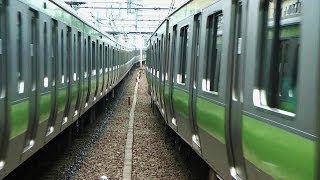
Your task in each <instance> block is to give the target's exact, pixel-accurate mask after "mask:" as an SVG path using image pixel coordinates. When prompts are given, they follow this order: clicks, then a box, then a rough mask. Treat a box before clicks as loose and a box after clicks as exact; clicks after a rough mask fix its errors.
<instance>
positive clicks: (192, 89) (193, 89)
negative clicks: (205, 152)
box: [188, 13, 201, 152]
mask: <svg viewBox="0 0 320 180" xmlns="http://www.w3.org/2000/svg"><path fill="white" fill-rule="evenodd" d="M200 28H201V14H200V13H199V14H196V15H195V16H194V19H193V31H192V34H193V37H192V44H191V46H192V54H191V65H190V76H189V77H190V78H189V105H188V107H189V122H190V124H191V127H192V130H193V134H192V147H193V148H194V149H196V150H197V151H199V152H200V151H201V148H200V140H199V132H198V126H197V119H196V117H197V116H196V108H197V107H196V100H197V88H198V87H197V86H198V78H197V75H198V65H199V55H200Z"/></svg>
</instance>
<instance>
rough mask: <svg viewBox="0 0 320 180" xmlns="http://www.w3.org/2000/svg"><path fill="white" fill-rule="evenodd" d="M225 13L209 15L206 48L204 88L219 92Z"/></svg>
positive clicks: (204, 89)
mask: <svg viewBox="0 0 320 180" xmlns="http://www.w3.org/2000/svg"><path fill="white" fill-rule="evenodd" d="M222 30H223V15H222V13H216V14H213V15H211V16H209V17H208V19H207V25H206V40H207V42H206V48H205V59H206V63H205V64H204V70H205V71H204V77H203V79H202V90H203V91H207V92H212V93H214V94H216V93H218V88H219V73H220V62H221V50H222V38H223V37H222Z"/></svg>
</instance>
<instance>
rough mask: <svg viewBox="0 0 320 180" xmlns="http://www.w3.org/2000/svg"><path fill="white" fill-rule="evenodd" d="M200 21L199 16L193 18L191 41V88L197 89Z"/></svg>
mask: <svg viewBox="0 0 320 180" xmlns="http://www.w3.org/2000/svg"><path fill="white" fill-rule="evenodd" d="M200 21H201V16H200V14H198V15H196V16H195V17H194V34H195V36H194V40H193V62H192V69H193V72H192V76H193V77H192V81H193V82H192V83H193V88H195V89H196V88H197V79H198V78H197V74H198V63H199V53H200V45H199V41H200Z"/></svg>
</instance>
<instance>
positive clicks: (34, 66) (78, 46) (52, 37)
mask: <svg viewBox="0 0 320 180" xmlns="http://www.w3.org/2000/svg"><path fill="white" fill-rule="evenodd" d="M135 61H136V58H135V57H134V54H133V51H132V50H130V49H128V48H127V47H125V46H123V45H122V44H119V43H117V42H116V41H115V40H114V39H113V38H111V37H110V36H109V35H106V34H104V33H103V32H102V31H100V30H99V29H97V28H96V27H95V26H93V25H92V24H90V23H88V22H86V21H85V20H83V19H81V18H80V17H79V16H78V15H77V14H76V13H75V12H74V11H73V10H72V9H71V8H69V7H67V6H66V5H65V4H63V3H61V2H59V1H54V0H40V1H39V0H10V1H9V0H0V63H1V64H0V68H1V75H0V90H1V95H0V116H1V117H0V178H2V177H4V176H5V175H7V174H8V173H9V172H11V171H12V170H13V169H14V168H15V167H17V166H18V165H19V164H20V163H22V162H23V161H25V160H26V159H27V158H29V157H30V156H31V155H32V154H34V153H35V152H36V151H37V150H38V149H40V148H41V147H42V146H44V145H45V144H46V143H47V142H49V141H50V140H51V139H53V138H54V137H55V136H57V135H58V134H59V133H60V132H61V131H63V130H64V129H65V128H67V127H68V126H69V125H70V124H72V123H73V122H75V121H76V120H77V119H78V118H79V117H80V116H81V115H82V114H84V113H85V112H86V111H87V110H88V109H89V108H90V107H91V106H93V105H94V104H95V103H96V102H98V101H99V99H101V98H102V97H104V96H105V95H106V94H107V93H108V92H109V91H111V90H112V89H113V87H114V86H116V85H117V84H118V83H119V82H120V81H121V80H122V78H123V77H124V76H125V75H126V74H127V73H128V71H129V70H130V69H131V67H132V65H133V64H134V63H135Z"/></svg>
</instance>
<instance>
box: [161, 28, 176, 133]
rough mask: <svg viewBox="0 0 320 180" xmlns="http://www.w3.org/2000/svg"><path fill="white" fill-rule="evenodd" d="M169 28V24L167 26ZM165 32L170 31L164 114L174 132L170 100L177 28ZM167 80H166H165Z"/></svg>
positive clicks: (174, 126)
mask: <svg viewBox="0 0 320 180" xmlns="http://www.w3.org/2000/svg"><path fill="white" fill-rule="evenodd" d="M167 26H169V23H168V25H167ZM168 29H170V30H167V32H168V31H170V32H169V36H168V39H169V40H168V49H169V51H168V63H167V67H166V68H167V72H168V73H167V74H166V75H165V76H166V77H165V78H166V80H167V83H168V91H166V88H165V93H164V94H165V95H164V96H165V99H166V100H167V101H166V102H165V107H166V112H167V118H168V124H169V126H170V127H171V128H173V129H174V130H177V123H176V118H175V115H174V110H173V104H172V102H173V100H172V92H173V84H174V63H175V59H176V51H177V48H176V45H177V36H178V33H177V26H176V25H175V26H173V27H168ZM167 78H168V79H167Z"/></svg>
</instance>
